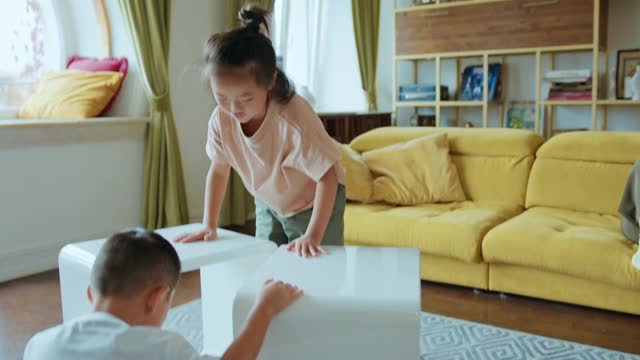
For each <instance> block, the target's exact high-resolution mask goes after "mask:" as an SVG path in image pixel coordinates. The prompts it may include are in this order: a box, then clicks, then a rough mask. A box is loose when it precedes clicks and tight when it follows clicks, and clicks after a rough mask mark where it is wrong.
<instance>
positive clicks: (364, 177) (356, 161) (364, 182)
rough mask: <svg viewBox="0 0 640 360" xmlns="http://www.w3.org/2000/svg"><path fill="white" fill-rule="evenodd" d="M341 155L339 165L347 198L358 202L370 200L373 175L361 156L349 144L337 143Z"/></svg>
mask: <svg viewBox="0 0 640 360" xmlns="http://www.w3.org/2000/svg"><path fill="white" fill-rule="evenodd" d="M336 144H337V146H338V148H339V149H340V152H341V153H342V157H341V158H340V165H341V166H342V169H343V170H344V174H345V187H346V190H347V199H349V200H353V201H359V202H363V203H366V202H370V201H371V195H372V194H373V176H371V171H369V167H368V166H367V164H366V163H365V162H364V160H363V159H362V156H360V154H358V153H357V152H355V151H354V150H352V149H351V148H350V147H349V145H346V144H338V143H337V142H336Z"/></svg>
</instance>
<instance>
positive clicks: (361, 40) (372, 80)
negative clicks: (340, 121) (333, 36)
mask: <svg viewBox="0 0 640 360" xmlns="http://www.w3.org/2000/svg"><path fill="white" fill-rule="evenodd" d="M351 12H352V13H353V33H354V35H355V38H356V48H357V49H358V63H359V65H360V80H361V81H362V89H363V90H364V91H365V93H366V95H367V103H369V111H377V110H378V100H377V99H376V70H377V68H378V31H379V26H380V0H373V1H371V0H351Z"/></svg>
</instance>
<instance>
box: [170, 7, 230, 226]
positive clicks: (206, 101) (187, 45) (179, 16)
mask: <svg viewBox="0 0 640 360" xmlns="http://www.w3.org/2000/svg"><path fill="white" fill-rule="evenodd" d="M225 4H226V2H225V1H221V0H216V1H209V0H191V1H174V2H173V13H172V19H171V21H172V24H173V25H172V26H171V51H170V55H169V77H170V80H171V101H172V104H173V115H174V117H175V121H176V127H177V129H178V137H179V140H180V149H181V151H182V159H183V166H184V176H185V183H186V188H187V200H188V203H189V215H190V218H191V220H192V221H196V222H199V221H202V215H203V203H204V187H205V186H204V182H205V177H206V174H207V169H208V167H209V163H210V162H209V159H208V158H207V155H206V153H205V150H204V148H205V143H206V140H207V123H208V121H209V117H210V116H211V112H212V111H213V109H214V107H215V103H214V101H213V96H212V95H211V90H210V89H209V88H208V87H207V83H206V82H205V81H203V80H202V79H201V75H200V69H201V67H200V64H201V62H202V60H201V58H202V46H203V44H204V42H205V40H206V39H207V38H208V37H209V36H210V35H211V34H213V33H215V32H220V31H223V30H224V27H225V16H226V7H225Z"/></svg>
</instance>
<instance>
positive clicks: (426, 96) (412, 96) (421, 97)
mask: <svg viewBox="0 0 640 360" xmlns="http://www.w3.org/2000/svg"><path fill="white" fill-rule="evenodd" d="M398 100H400V101H435V100H436V93H434V92H424V93H423V92H417V93H400V94H399V95H398Z"/></svg>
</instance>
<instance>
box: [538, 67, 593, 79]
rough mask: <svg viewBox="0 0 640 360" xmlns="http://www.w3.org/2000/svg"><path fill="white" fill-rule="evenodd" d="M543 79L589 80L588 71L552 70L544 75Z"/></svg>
mask: <svg viewBox="0 0 640 360" xmlns="http://www.w3.org/2000/svg"><path fill="white" fill-rule="evenodd" d="M544 77H545V79H549V80H553V79H576V78H577V79H586V78H591V70H590V69H574V70H553V71H549V72H548V73H546V74H545V76H544Z"/></svg>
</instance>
